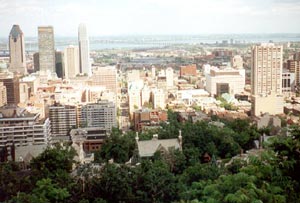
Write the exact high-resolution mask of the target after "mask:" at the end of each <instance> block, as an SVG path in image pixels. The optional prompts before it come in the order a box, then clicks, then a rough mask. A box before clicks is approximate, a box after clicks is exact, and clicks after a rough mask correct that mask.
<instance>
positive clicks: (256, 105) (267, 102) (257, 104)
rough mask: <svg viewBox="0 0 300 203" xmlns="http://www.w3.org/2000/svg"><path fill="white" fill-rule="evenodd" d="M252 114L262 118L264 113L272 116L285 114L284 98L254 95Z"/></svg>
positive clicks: (273, 95) (274, 95) (272, 95)
mask: <svg viewBox="0 0 300 203" xmlns="http://www.w3.org/2000/svg"><path fill="white" fill-rule="evenodd" d="M251 100H252V112H253V113H254V115H255V116H260V115H262V114H264V113H269V114H271V115H275V114H282V113H283V96H280V95H276V94H270V95H265V96H260V95H253V96H252V97H251Z"/></svg>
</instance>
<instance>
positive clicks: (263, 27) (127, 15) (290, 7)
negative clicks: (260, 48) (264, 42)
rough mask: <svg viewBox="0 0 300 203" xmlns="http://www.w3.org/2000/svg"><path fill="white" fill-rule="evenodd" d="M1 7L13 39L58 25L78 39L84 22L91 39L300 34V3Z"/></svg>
mask: <svg viewBox="0 0 300 203" xmlns="http://www.w3.org/2000/svg"><path fill="white" fill-rule="evenodd" d="M0 5H1V6H0V14H1V16H2V21H1V27H2V28H3V29H1V31H0V37H7V33H9V29H10V27H11V25H12V24H18V25H20V26H21V27H22V28H23V32H24V33H25V34H26V36H37V31H36V29H37V27H38V26H41V25H51V26H53V27H55V34H56V35H58V36H76V34H77V27H78V24H80V23H82V22H84V23H86V25H87V27H89V33H90V36H102V35H127V34H129V35H143V34H148V35H156V34H163V35H168V34H208V33H216V34H218V33H300V28H299V26H297V25H298V24H299V20H297V19H300V1H298V0H285V1H278V0H267V1H264V2H258V0H255V1H252V2H247V1H245V0H225V1H219V0H213V1H207V0H203V1H196V0H187V1H185V2H184V3H182V2H181V1H170V0H164V1H158V0H143V1H137V0H125V1H119V0H114V1H110V2H103V1H100V2H99V1H95V0H89V1H85V2H84V3H83V2H82V1H79V0H77V1H62V2H61V1H56V0H55V1H42V2H41V1H36V0H29V1H26V2H21V1H20V0H14V1H5V0H0ZM12 14H13V15H12ZM100 25H101V26H100Z"/></svg>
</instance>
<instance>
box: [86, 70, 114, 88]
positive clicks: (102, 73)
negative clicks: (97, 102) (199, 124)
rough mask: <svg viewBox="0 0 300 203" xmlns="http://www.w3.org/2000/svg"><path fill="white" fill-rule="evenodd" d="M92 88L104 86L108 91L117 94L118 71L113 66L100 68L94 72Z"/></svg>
mask: <svg viewBox="0 0 300 203" xmlns="http://www.w3.org/2000/svg"><path fill="white" fill-rule="evenodd" d="M89 85H91V86H102V87H105V88H106V89H107V90H110V91H112V92H115V93H117V70H116V68H115V67H113V66H108V67H98V68H97V69H96V70H94V72H93V75H92V76H91V80H90V82H89Z"/></svg>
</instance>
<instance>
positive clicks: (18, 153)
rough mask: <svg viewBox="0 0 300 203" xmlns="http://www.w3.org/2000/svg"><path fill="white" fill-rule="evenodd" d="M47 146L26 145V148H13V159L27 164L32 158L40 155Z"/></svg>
mask: <svg viewBox="0 0 300 203" xmlns="http://www.w3.org/2000/svg"><path fill="white" fill-rule="evenodd" d="M46 148H47V145H28V146H20V147H16V148H15V157H16V161H24V162H26V163H29V162H30V160H31V159H32V158H35V157H37V156H38V155H40V154H41V153H42V152H43V151H45V149H46Z"/></svg>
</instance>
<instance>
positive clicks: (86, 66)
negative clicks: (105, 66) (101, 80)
mask: <svg viewBox="0 0 300 203" xmlns="http://www.w3.org/2000/svg"><path fill="white" fill-rule="evenodd" d="M78 43H79V56H80V57H79V58H80V59H79V60H80V72H81V73H84V74H87V75H89V76H90V75H91V74H92V71H91V65H90V47H89V39H88V35H87V30H86V26H85V24H83V23H81V24H80V25H79V28H78Z"/></svg>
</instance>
